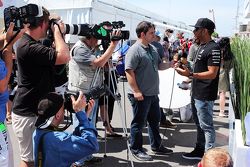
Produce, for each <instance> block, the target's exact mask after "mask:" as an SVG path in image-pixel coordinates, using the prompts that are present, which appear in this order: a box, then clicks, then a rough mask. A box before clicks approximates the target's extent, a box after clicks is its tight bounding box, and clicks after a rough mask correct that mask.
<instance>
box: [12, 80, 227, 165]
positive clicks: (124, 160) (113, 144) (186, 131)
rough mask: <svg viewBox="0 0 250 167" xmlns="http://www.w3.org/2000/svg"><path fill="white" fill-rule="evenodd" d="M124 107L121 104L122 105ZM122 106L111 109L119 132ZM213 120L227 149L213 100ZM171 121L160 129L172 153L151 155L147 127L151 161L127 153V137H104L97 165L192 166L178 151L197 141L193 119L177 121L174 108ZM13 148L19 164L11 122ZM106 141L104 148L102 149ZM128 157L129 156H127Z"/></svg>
mask: <svg viewBox="0 0 250 167" xmlns="http://www.w3.org/2000/svg"><path fill="white" fill-rule="evenodd" d="M126 84H127V83H126V82H125V83H124V85H123V82H120V83H119V90H120V93H121V95H122V97H123V95H124V93H126V92H124V91H123V90H124V89H123V87H126ZM123 99H124V98H122V101H121V103H122V106H124V104H125V111H126V112H125V113H126V116H124V117H123V118H122V120H123V121H124V122H127V127H128V129H127V130H128V132H129V130H130V128H129V127H130V121H131V118H132V112H131V107H130V104H129V103H128V101H127V98H125V101H124V100H123ZM122 108H124V107H122ZM121 111H122V109H121V108H120V107H118V105H117V103H116V105H115V109H114V118H113V120H112V125H113V126H114V127H115V129H116V131H117V132H118V133H121V134H122V133H123V129H122V123H121V122H122V121H121V118H120V116H121V114H120V112H121ZM214 111H215V112H214V124H215V129H216V146H217V147H222V148H226V149H228V133H229V132H228V118H221V117H218V104H217V103H216V104H215V108H214ZM175 115H176V116H175V117H174V122H175V123H176V124H177V128H176V129H160V132H161V136H162V138H163V144H164V145H165V146H167V147H168V148H171V149H173V150H174V153H173V154H172V155H169V156H166V155H157V156H156V155H153V154H152V153H151V152H150V146H149V139H148V134H147V129H146V128H145V130H144V133H143V136H144V143H145V145H144V148H145V149H146V150H147V152H148V153H149V154H150V155H152V156H153V158H154V161H151V162H140V161H137V160H136V159H135V158H134V157H132V156H130V155H128V151H127V144H126V142H127V140H126V137H124V138H122V139H107V142H106V143H105V140H103V139H99V141H100V142H99V143H100V152H99V153H98V154H96V156H99V157H104V155H106V156H105V157H106V158H104V162H103V164H100V165H98V166H100V167H110V166H112V167H126V166H131V164H130V163H131V162H130V159H131V160H132V161H133V164H134V166H135V167H151V166H154V167H183V166H193V165H194V164H196V163H197V161H190V160H185V159H183V158H182V157H181V155H182V154H183V153H185V152H189V151H192V150H193V146H194V144H195V141H196V129H195V125H194V123H193V122H192V121H190V122H187V123H183V122H180V121H179V117H178V112H175ZM97 127H98V133H99V135H101V136H104V132H103V127H102V123H98V124H97ZM8 128H9V132H10V136H11V140H12V144H13V148H14V161H15V167H18V164H19V161H20V158H19V150H18V145H17V143H16V140H15V137H14V135H13V130H12V128H11V126H9V125H8ZM105 145H106V149H105ZM128 157H129V160H128Z"/></svg>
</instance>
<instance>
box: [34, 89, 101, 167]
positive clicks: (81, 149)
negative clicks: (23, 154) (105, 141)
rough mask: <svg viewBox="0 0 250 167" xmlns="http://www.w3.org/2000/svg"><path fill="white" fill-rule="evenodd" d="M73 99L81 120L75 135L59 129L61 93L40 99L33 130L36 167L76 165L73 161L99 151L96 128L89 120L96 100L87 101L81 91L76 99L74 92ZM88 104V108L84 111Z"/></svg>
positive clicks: (61, 120) (61, 105) (61, 110)
mask: <svg viewBox="0 0 250 167" xmlns="http://www.w3.org/2000/svg"><path fill="white" fill-rule="evenodd" d="M71 101H72V108H73V110H74V111H75V113H76V117H77V119H78V121H79V125H78V126H77V127H76V128H75V130H74V132H73V133H72V134H70V133H67V132H64V131H62V130H61V128H59V125H60V124H61V123H62V122H63V120H64V111H65V106H64V99H63V98H62V96H61V95H59V94H57V93H54V92H52V93H48V94H47V95H46V96H45V97H43V98H42V99H41V100H40V101H39V104H38V118H37V121H36V124H35V126H36V130H35V131H34V133H33V147H34V160H35V166H39V167H54V166H60V167H69V166H71V165H72V166H75V165H74V162H76V161H77V160H79V159H82V158H83V157H87V156H89V155H91V154H93V153H95V152H97V151H98V150H99V146H98V142H97V137H96V136H97V132H96V129H95V127H94V126H93V124H92V123H91V122H90V121H89V119H88V116H89V115H90V113H91V110H92V107H93V105H94V100H89V102H88V104H87V103H86V99H85V96H83V93H82V92H80V94H79V96H78V98H77V100H76V99H75V97H74V96H73V95H72V96H71ZM87 105H88V110H87V111H85V107H86V106H87Z"/></svg>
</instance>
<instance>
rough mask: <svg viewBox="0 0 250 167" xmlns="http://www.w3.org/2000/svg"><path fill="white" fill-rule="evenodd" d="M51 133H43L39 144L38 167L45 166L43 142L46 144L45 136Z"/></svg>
mask: <svg viewBox="0 0 250 167" xmlns="http://www.w3.org/2000/svg"><path fill="white" fill-rule="evenodd" d="M49 132H50V131H47V132H45V133H43V134H42V135H41V136H40V139H39V143H38V150H37V151H38V157H37V158H38V167H42V166H43V142H44V140H43V139H44V136H45V135H46V134H47V133H49Z"/></svg>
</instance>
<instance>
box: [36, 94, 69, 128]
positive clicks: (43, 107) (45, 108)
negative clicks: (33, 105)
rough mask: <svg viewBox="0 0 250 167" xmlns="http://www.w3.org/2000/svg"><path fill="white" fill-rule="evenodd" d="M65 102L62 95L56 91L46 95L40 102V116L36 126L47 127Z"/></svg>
mask: <svg viewBox="0 0 250 167" xmlns="http://www.w3.org/2000/svg"><path fill="white" fill-rule="evenodd" d="M63 102H64V100H63V97H62V95H60V94H57V93H55V92H51V93H48V94H47V95H45V96H44V97H43V98H42V99H41V100H40V102H39V104H38V108H37V110H38V118H37V121H36V124H35V126H36V127H38V128H41V129H45V128H47V127H48V126H49V125H50V124H51V122H52V120H53V118H54V116H55V115H56V113H57V112H58V111H59V109H60V108H61V107H62V105H63Z"/></svg>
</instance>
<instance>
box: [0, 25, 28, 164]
mask: <svg viewBox="0 0 250 167" xmlns="http://www.w3.org/2000/svg"><path fill="white" fill-rule="evenodd" d="M13 29H14V24H13V23H10V26H9V28H8V30H7V33H6V34H2V35H1V36H0V48H1V56H0V141H1V149H0V155H1V158H0V166H1V167H12V166H14V164H13V156H12V145H11V142H10V140H9V134H8V131H7V127H6V125H5V123H4V122H5V119H6V103H7V101H8V99H9V92H8V83H9V79H10V76H11V72H12V66H13V61H12V47H13V44H14V43H15V42H16V41H17V40H18V39H19V38H20V37H21V36H22V35H23V33H24V31H25V29H23V30H21V31H20V32H19V34H18V35H17V37H15V38H14V39H13V40H11V38H12V37H13V36H14V35H15V34H14V32H13Z"/></svg>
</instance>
